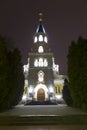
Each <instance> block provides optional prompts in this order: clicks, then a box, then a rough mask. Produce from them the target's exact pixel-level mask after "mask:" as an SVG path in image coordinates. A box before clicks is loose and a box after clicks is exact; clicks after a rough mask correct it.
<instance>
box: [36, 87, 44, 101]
mask: <svg viewBox="0 0 87 130" xmlns="http://www.w3.org/2000/svg"><path fill="white" fill-rule="evenodd" d="M37 100H38V101H45V91H44V89H43V88H40V89H39V90H38V92H37Z"/></svg>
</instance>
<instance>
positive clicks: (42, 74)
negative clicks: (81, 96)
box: [38, 70, 44, 82]
mask: <svg viewBox="0 0 87 130" xmlns="http://www.w3.org/2000/svg"><path fill="white" fill-rule="evenodd" d="M38 81H39V82H43V81H44V72H43V71H41V70H40V71H39V72H38Z"/></svg>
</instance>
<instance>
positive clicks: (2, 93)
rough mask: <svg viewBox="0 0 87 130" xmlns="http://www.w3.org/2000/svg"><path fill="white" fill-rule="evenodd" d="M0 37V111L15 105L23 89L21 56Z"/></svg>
mask: <svg viewBox="0 0 87 130" xmlns="http://www.w3.org/2000/svg"><path fill="white" fill-rule="evenodd" d="M8 45H9V44H8V42H7V41H6V39H5V38H3V37H2V36H0V110H4V109H8V108H10V107H12V106H14V105H17V104H18V103H19V101H20V100H21V97H22V94H23V88H24V76H23V69H22V63H21V54H20V51H19V50H18V49H12V50H10V49H9V46H8Z"/></svg>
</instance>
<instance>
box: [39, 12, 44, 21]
mask: <svg viewBox="0 0 87 130" xmlns="http://www.w3.org/2000/svg"><path fill="white" fill-rule="evenodd" d="M42 16H43V14H42V13H39V22H42Z"/></svg>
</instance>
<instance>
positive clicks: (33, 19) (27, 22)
mask: <svg viewBox="0 0 87 130" xmlns="http://www.w3.org/2000/svg"><path fill="white" fill-rule="evenodd" d="M39 12H42V13H43V25H44V27H45V30H46V32H47V34H48V39H49V45H50V47H51V50H52V52H53V53H54V57H55V61H56V63H57V64H59V66H60V74H66V73H67V53H68V46H69V44H70V42H71V41H72V40H75V41H76V40H77V38H78V36H80V35H81V36H83V37H84V38H87V0H0V33H1V34H3V35H6V36H8V37H11V38H12V39H13V41H14V42H15V46H16V47H18V48H19V49H20V50H21V53H22V60H23V63H24V64H27V57H28V53H29V52H30V49H31V47H32V44H33V36H34V34H35V31H36V27H37V25H38V13H39Z"/></svg>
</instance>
